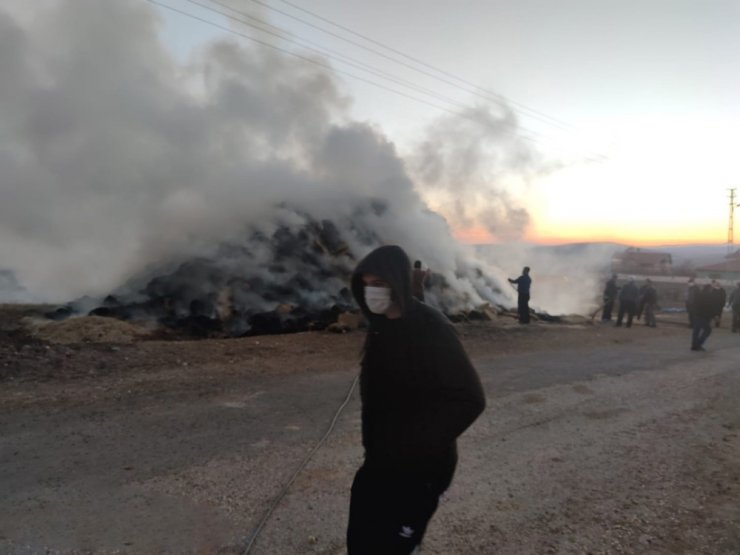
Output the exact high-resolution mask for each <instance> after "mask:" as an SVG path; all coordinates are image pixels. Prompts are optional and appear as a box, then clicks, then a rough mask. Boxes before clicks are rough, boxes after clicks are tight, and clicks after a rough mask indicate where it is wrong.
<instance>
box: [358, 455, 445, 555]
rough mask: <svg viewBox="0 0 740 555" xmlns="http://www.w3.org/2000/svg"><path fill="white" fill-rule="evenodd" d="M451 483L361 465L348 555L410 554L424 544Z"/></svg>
mask: <svg viewBox="0 0 740 555" xmlns="http://www.w3.org/2000/svg"><path fill="white" fill-rule="evenodd" d="M448 486H449V481H447V482H435V481H433V480H426V479H423V478H419V477H414V476H408V475H406V476H400V475H399V476H392V475H388V473H382V474H379V473H377V472H373V471H372V470H370V469H368V468H367V467H365V466H362V467H360V469H359V470H358V471H357V474H356V475H355V480H354V482H353V483H352V495H351V498H350V504H349V525H348V526H347V553H348V555H402V554H403V555H406V554H408V553H411V552H412V551H413V550H414V549H415V548H416V546H417V545H419V544H420V543H421V540H422V538H423V537H424V532H425V531H426V528H427V524H429V520H430V519H431V518H432V515H433V514H434V511H436V510H437V505H438V504H439V496H440V495H442V493H444V491H445V490H446V489H447V487H448Z"/></svg>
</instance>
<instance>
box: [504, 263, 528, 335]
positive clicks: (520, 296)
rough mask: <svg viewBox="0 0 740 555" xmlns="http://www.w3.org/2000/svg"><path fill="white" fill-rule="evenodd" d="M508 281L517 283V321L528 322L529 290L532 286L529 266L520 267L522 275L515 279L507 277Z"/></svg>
mask: <svg viewBox="0 0 740 555" xmlns="http://www.w3.org/2000/svg"><path fill="white" fill-rule="evenodd" d="M509 283H516V285H517V288H516V290H517V311H518V312H519V323H520V324H529V290H530V288H531V287H532V278H531V277H529V266H525V267H524V268H523V269H522V275H520V276H519V277H518V278H516V279H511V278H509Z"/></svg>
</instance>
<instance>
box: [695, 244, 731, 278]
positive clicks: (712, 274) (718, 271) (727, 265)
mask: <svg viewBox="0 0 740 555" xmlns="http://www.w3.org/2000/svg"><path fill="white" fill-rule="evenodd" d="M696 277H700V278H710V279H719V280H722V281H740V249H738V250H737V251H735V252H734V253H731V254H728V255H727V256H726V257H725V259H724V261H722V262H717V263H716V264H709V265H708V266H702V267H701V268H697V269H696Z"/></svg>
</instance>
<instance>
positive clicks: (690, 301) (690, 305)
mask: <svg viewBox="0 0 740 555" xmlns="http://www.w3.org/2000/svg"><path fill="white" fill-rule="evenodd" d="M699 291H701V287H699V286H698V285H697V284H696V282H695V281H694V278H689V286H688V288H687V290H686V312H687V313H688V315H689V327H690V328H691V329H694V313H695V312H696V297H697V295H698V294H699Z"/></svg>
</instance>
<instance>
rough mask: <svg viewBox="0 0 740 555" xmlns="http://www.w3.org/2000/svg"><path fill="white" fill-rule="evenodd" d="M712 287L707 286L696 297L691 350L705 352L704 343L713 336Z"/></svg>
mask: <svg viewBox="0 0 740 555" xmlns="http://www.w3.org/2000/svg"><path fill="white" fill-rule="evenodd" d="M714 312H715V309H714V303H713V299H712V286H711V285H709V284H706V285H705V286H704V287H702V288H701V290H700V291H699V293H698V294H697V296H696V304H695V311H694V329H693V330H692V332H691V350H692V351H705V350H706V349H704V342H705V341H706V340H707V338H708V337H709V336H710V335H712V317H713V316H714Z"/></svg>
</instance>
